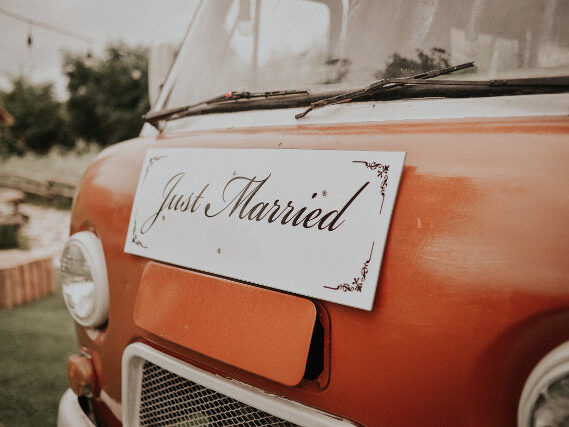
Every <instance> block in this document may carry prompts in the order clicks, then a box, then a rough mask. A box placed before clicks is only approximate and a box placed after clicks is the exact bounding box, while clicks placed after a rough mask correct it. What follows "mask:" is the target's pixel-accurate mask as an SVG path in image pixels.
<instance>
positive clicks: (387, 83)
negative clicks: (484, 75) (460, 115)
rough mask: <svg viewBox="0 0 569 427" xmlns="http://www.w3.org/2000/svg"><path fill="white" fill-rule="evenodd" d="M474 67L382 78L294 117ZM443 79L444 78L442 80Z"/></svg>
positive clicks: (460, 66)
mask: <svg viewBox="0 0 569 427" xmlns="http://www.w3.org/2000/svg"><path fill="white" fill-rule="evenodd" d="M472 67H474V62H466V63H464V64H460V65H455V66H452V67H447V68H442V69H440V70H433V71H429V72H426V73H420V74H415V75H414V76H411V77H407V78H403V79H382V80H378V81H377V82H375V83H372V84H371V85H369V86H368V87H366V88H364V89H358V90H356V91H353V92H347V93H343V94H341V95H337V96H333V97H331V98H326V99H322V100H320V101H316V102H313V103H312V104H310V107H308V108H307V109H306V110H305V111H303V112H302V113H299V114H296V115H295V116H294V117H295V118H296V119H301V118H303V117H304V116H306V115H307V114H308V113H310V112H311V111H313V110H318V109H320V108H323V107H326V106H327V105H334V104H341V103H345V102H352V101H355V100H357V99H360V98H363V97H368V96H372V95H375V94H377V93H379V92H381V91H384V90H387V89H392V88H395V87H399V86H405V85H407V84H412V83H416V82H415V81H416V80H426V79H432V78H433V77H438V76H442V75H443V74H449V73H454V72H455V71H459V70H464V69H466V68H472ZM441 81H442V80H441Z"/></svg>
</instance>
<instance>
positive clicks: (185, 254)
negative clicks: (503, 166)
mask: <svg viewBox="0 0 569 427" xmlns="http://www.w3.org/2000/svg"><path fill="white" fill-rule="evenodd" d="M404 158H405V153H403V152H377V151H329V150H271V149H267V150H263V149H205V148H204V149H202V148H187V149H174V148H171V149H170V148H164V149H151V150H148V152H147V154H146V159H145V161H144V165H143V168H142V171H141V175H140V179H139V182H138V189H137V191H136V196H135V199H134V204H133V207H132V212H131V218H130V226H129V231H128V235H127V239H126V244H125V252H128V253H131V254H135V255H140V256H143V257H147V258H151V259H155V260H159V261H164V262H167V263H171V264H176V265H179V266H184V267H189V268H192V269H196V270H201V271H205V272H209V273H213V274H217V275H221V276H225V277H228V278H233V279H237V280H242V281H246V282H250V283H255V284H259V285H263V286H267V287H271V288H275V289H281V290H284V291H288V292H292V293H295V294H300V295H306V296H309V297H314V298H319V299H322V300H327V301H333V302H337V303H339V304H345V305H348V306H352V307H358V308H362V309H366V310H371V308H372V305H373V300H374V296H375V289H376V285H377V281H378V277H379V272H380V267H381V261H382V257H383V250H384V247H385V242H386V239H387V233H388V230H389V222H390V219H391V214H392V212H393V206H394V204H395V198H396V195H397V188H398V185H399V179H400V177H401V172H402V170H403V162H404Z"/></svg>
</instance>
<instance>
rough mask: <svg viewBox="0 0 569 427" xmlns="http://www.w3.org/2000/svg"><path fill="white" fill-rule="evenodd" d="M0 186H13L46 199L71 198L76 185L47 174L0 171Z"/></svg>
mask: <svg viewBox="0 0 569 427" xmlns="http://www.w3.org/2000/svg"><path fill="white" fill-rule="evenodd" d="M0 187H7V188H13V189H15V190H20V191H23V192H24V193H28V194H33V195H36V196H40V197H45V198H47V199H51V198H54V197H63V198H68V199H72V198H73V196H74V195H75V189H76V187H77V186H76V184H75V183H74V182H70V181H66V180H64V179H61V178H55V177H52V176H48V175H42V174H21V173H17V174H16V173H10V172H8V173H6V172H0Z"/></svg>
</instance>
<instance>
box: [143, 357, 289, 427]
mask: <svg viewBox="0 0 569 427" xmlns="http://www.w3.org/2000/svg"><path fill="white" fill-rule="evenodd" d="M138 417H139V424H140V425H141V426H202V425H208V426H231V425H244V426H294V425H295V424H292V423H290V422H288V421H285V420H283V419H281V418H278V417H275V416H273V415H271V414H268V413H266V412H263V411H261V410H259V409H257V408H254V407H252V406H249V405H247V404H245V403H243V402H240V401H238V400H235V399H233V398H231V397H228V396H225V395H223V394H221V393H218V392H217V391H215V390H212V389H210V388H207V387H204V386H202V385H199V384H196V383H194V382H192V381H190V380H188V379H186V378H183V377H180V376H178V375H176V374H174V373H172V372H170V371H167V370H166V369H163V368H161V367H160V366H157V365H154V364H153V363H151V362H149V361H144V365H143V368H142V391H141V396H140V406H139V414H138Z"/></svg>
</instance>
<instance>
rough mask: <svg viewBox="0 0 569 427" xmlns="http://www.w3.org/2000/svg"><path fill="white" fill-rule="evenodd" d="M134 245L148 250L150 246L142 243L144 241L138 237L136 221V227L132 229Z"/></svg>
mask: <svg viewBox="0 0 569 427" xmlns="http://www.w3.org/2000/svg"><path fill="white" fill-rule="evenodd" d="M135 217H136V215H135ZM132 243H134V244H135V245H136V246H140V247H141V248H144V249H148V246H146V245H145V244H144V243H142V241H141V240H140V238H139V237H138V233H137V232H136V220H134V227H133V229H132Z"/></svg>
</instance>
